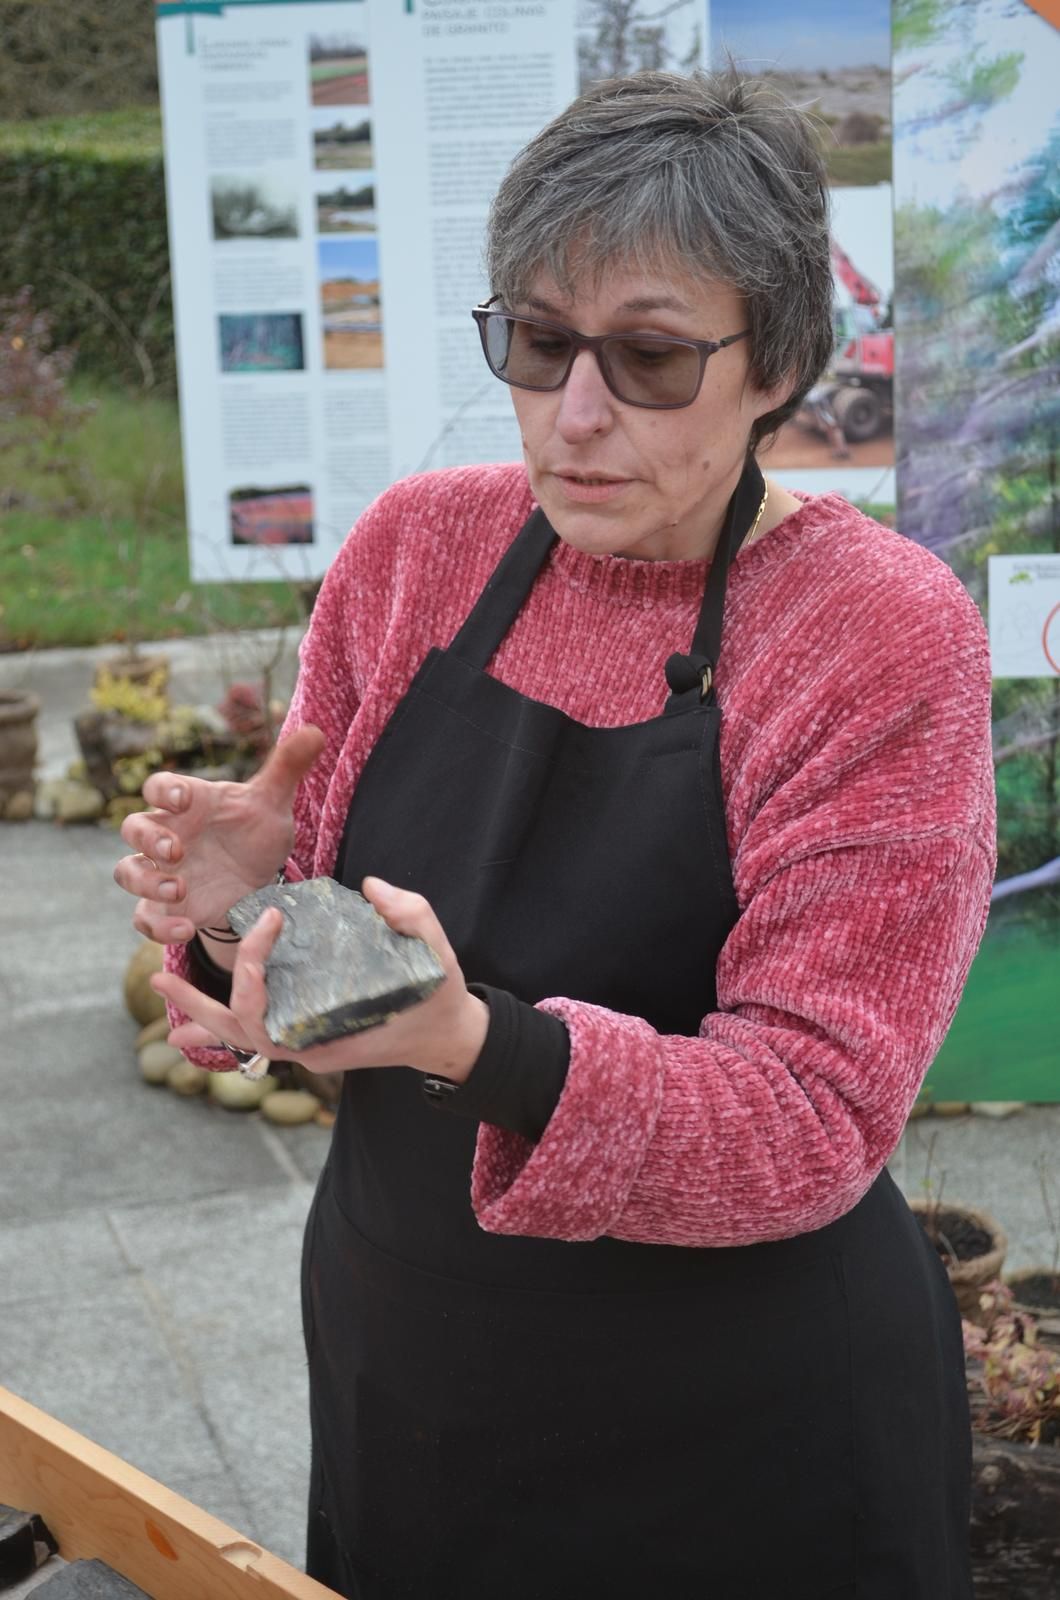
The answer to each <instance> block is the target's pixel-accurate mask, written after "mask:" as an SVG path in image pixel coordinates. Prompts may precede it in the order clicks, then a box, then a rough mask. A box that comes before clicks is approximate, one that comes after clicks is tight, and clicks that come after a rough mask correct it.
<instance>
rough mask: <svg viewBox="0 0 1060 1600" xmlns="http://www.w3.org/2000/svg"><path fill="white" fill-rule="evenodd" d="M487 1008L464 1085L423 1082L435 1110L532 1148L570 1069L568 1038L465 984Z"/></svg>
mask: <svg viewBox="0 0 1060 1600" xmlns="http://www.w3.org/2000/svg"><path fill="white" fill-rule="evenodd" d="M468 989H469V990H470V991H471V993H472V994H473V995H477V996H478V998H479V999H480V1000H484V1001H485V1002H486V1004H487V1005H488V1006H489V1012H490V1020H489V1029H488V1031H487V1033H486V1042H485V1044H484V1045H483V1046H482V1049H481V1051H480V1052H479V1055H478V1057H477V1059H476V1061H475V1065H474V1066H473V1067H472V1069H471V1075H470V1077H468V1078H467V1079H466V1081H465V1082H464V1083H460V1084H451V1083H446V1082H445V1081H444V1080H442V1079H438V1078H427V1079H425V1080H424V1090H425V1093H426V1098H427V1099H428V1100H429V1101H430V1103H431V1105H432V1106H437V1107H438V1108H439V1109H440V1110H445V1111H452V1112H455V1113H456V1114H457V1115H458V1116H462V1117H472V1118H474V1120H475V1121H476V1122H489V1123H492V1124H493V1126H494V1127H497V1128H507V1129H508V1131H509V1132H510V1133H521V1134H522V1135H523V1137H524V1138H526V1139H532V1140H533V1141H534V1142H535V1143H536V1142H537V1140H538V1139H540V1137H541V1135H542V1134H543V1133H544V1131H545V1128H546V1127H547V1126H548V1121H549V1118H550V1117H551V1115H552V1113H553V1111H555V1109H556V1102H557V1101H558V1100H559V1097H560V1094H561V1093H562V1090H563V1085H564V1084H565V1083H566V1081H567V1069H568V1067H569V1065H570V1035H569V1033H568V1032H567V1030H566V1028H565V1027H564V1025H563V1023H562V1022H561V1021H560V1019H559V1018H558V1017H553V1016H550V1015H549V1013H548V1012H547V1011H538V1010H537V1008H536V1007H535V1006H531V1005H527V1003H526V1001H525V1000H517V999H516V998H515V996H514V995H513V994H509V993H508V991H507V990H506V989H493V988H490V987H489V986H488V985H487V984H481V983H469V984H468Z"/></svg>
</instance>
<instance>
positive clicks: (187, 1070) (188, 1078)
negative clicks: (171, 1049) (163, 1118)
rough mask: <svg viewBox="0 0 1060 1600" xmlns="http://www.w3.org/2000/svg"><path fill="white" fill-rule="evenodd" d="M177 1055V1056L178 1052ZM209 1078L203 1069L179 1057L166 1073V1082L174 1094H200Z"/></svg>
mask: <svg viewBox="0 0 1060 1600" xmlns="http://www.w3.org/2000/svg"><path fill="white" fill-rule="evenodd" d="M149 1048H150V1047H149ZM177 1053H178V1055H179V1053H180V1052H179V1051H178V1052H177ZM209 1077H210V1074H209V1072H207V1070H206V1068H205V1067H197V1066H196V1065H195V1063H194V1061H188V1060H186V1059H185V1057H184V1056H181V1057H180V1060H179V1061H178V1062H177V1063H176V1065H175V1066H172V1067H170V1069H169V1071H168V1072H167V1073H166V1082H167V1083H168V1085H169V1087H170V1088H171V1089H172V1090H173V1092H174V1094H183V1095H193V1094H202V1092H203V1090H204V1089H205V1088H206V1083H207V1080H208V1079H209Z"/></svg>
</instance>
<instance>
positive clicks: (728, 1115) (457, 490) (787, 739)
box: [176, 465, 995, 1246]
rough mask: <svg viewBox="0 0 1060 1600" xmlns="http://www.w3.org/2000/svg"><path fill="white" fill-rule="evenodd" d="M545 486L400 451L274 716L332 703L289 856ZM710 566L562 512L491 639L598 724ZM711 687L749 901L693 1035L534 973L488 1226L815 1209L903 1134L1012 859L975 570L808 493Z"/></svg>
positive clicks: (669, 1238)
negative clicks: (565, 1044) (604, 548)
mask: <svg viewBox="0 0 1060 1600" xmlns="http://www.w3.org/2000/svg"><path fill="white" fill-rule="evenodd" d="M532 506H533V500H532V498H531V494H530V490H529V486H528V482H527V477H526V473H525V471H524V469H523V468H522V466H517V465H506V466H485V467H469V468H462V469H457V470H450V471H444V472H435V473H429V474H425V475H423V476H419V477H414V478H410V479H407V480H405V481H403V482H401V483H398V484H396V485H395V486H394V487H393V488H391V489H389V490H388V491H387V492H386V493H385V494H383V495H382V496H381V497H380V498H379V499H378V500H377V501H376V502H375V504H374V505H372V506H371V507H370V508H369V509H368V510H367V511H366V512H365V513H364V515H363V516H362V517H361V518H360V520H359V521H358V523H357V525H356V527H355V528H354V530H353V532H352V533H351V534H350V536H349V538H348V539H347V540H346V543H345V544H344V545H343V547H342V549H341V550H340V552H339V554H338V555H337V557H336V559H335V561H334V563H333V565H332V567H331V569H330V571H329V572H328V575H327V578H326V580H325V582H324V585H323V588H322V590H321V593H320V596H319V599H318V601H317V604H316V608H315V610H314V612H313V618H312V624H311V626H310V629H309V632H308V633H307V635H306V638H305V640H304V642H303V645H302V650H301V673H300V676H299V682H298V686H297V689H296V692H295V696H294V700H293V702H292V705H291V709H290V713H289V716H288V721H287V729H288V731H289V730H290V729H292V728H295V727H297V726H299V725H300V724H302V723H305V722H312V723H315V724H317V725H318V726H319V727H320V728H322V729H323V730H324V732H325V734H326V735H327V746H326V750H325V753H324V755H323V757H322V758H321V759H320V761H319V762H318V763H317V765H316V767H315V768H314V769H313V771H312V772H311V773H310V775H309V777H308V779H307V780H306V781H305V783H304V784H303V786H302V788H301V790H300V791H299V796H298V801H297V806H296V828H297V836H296V845H295V850H294V853H293V856H292V860H291V863H290V868H289V870H290V873H291V875H292V876H312V875H319V874H326V873H329V872H330V871H331V870H332V868H333V866H334V863H335V857H336V852H337V849H338V845H339V840H340V836H341V833H342V828H343V824H344V821H345V818H346V812H347V808H348V806H349V803H350V797H351V795H352V793H353V790H354V787H355V785H356V783H357V779H358V776H359V774H360V772H361V770H362V768H363V767H364V764H365V760H366V758H367V756H368V754H369V752H370V751H371V749H372V747H373V745H374V744H375V741H376V740H377V739H378V737H379V735H380V733H381V731H382V729H383V727H384V726H385V724H386V722H387V720H388V718H389V717H390V714H391V712H392V711H393V710H394V707H395V705H396V704H397V702H398V700H399V699H400V698H401V696H402V695H403V693H404V692H405V689H406V688H407V686H408V684H409V682H410V681H411V679H412V677H413V675H414V674H415V672H416V670H417V668H418V666H419V664H420V662H421V661H422V659H423V656H424V654H425V653H426V651H427V650H428V648H429V647H430V646H431V645H440V646H445V645H448V644H449V643H450V641H451V639H452V637H453V635H454V633H455V632H456V629H457V628H458V626H459V624H460V623H461V622H462V621H463V619H464V617H465V616H466V614H467V612H468V611H469V610H470V608H471V606H472V604H473V602H474V600H475V599H476V597H477V596H478V594H479V593H480V591H481V589H482V587H483V585H484V584H485V582H486V580H487V578H488V577H489V575H490V573H491V572H492V570H493V568H494V566H495V565H496V563H497V561H498V559H499V557H500V555H501V553H502V551H503V550H504V549H505V547H506V546H507V545H508V544H509V543H510V541H511V540H512V538H513V537H514V536H515V534H516V532H517V531H518V529H519V527H520V526H521V524H522V523H523V521H524V520H525V518H526V517H527V516H528V515H529V513H530V511H531V509H532ZM706 574H707V564H706V563H705V562H695V561H685V562H670V561H636V560H626V559H624V558H622V557H615V556H592V555H586V554H584V553H582V552H579V551H576V550H574V549H572V548H570V547H569V546H567V545H564V544H563V543H562V542H561V543H559V544H558V545H557V546H556V547H555V548H554V550H553V551H552V553H551V555H550V557H549V559H548V561H547V562H546V564H545V566H544V568H543V569H542V572H541V574H540V576H539V577H538V580H537V582H536V584H535V586H534V589H533V591H532V593H531V595H530V597H529V599H528V600H527V602H526V604H525V606H524V607H523V609H522V611H521V612H520V614H519V616H518V618H517V620H516V622H515V624H514V626H513V627H512V629H511V631H510V633H509V634H508V636H507V637H506V638H505V640H504V642H503V644H502V646H501V648H500V649H499V651H498V652H497V654H496V656H495V657H494V659H493V661H492V663H491V664H490V668H489V670H490V672H491V673H492V674H493V675H494V676H496V677H498V678H500V679H501V680H502V681H503V682H505V683H507V684H509V685H510V686H511V687H512V688H514V689H516V690H518V691H519V692H521V693H522V694H524V695H528V696H530V697H532V698H534V699H537V700H542V701H547V702H549V703H550V704H552V705H554V706H558V707H560V708H561V709H562V710H563V711H565V712H566V713H567V714H568V715H569V716H571V717H574V718H576V719H578V720H579V721H581V722H584V723H588V724H592V725H595V726H602V727H610V726H618V725H620V724H627V723H631V722H636V721H639V720H643V719H646V718H649V717H654V716H658V715H660V714H661V713H662V710H663V705H664V703H665V700H666V695H667V689H666V683H665V679H664V676H663V665H664V662H665V661H666V658H667V656H669V655H670V654H671V653H672V652H673V651H675V650H686V649H687V648H688V647H689V645H690V642H691V638H692V632H693V629H694V626H695V621H696V617H697V615H698V610H699V604H700V600H701V597H702V593H703V586H704V582H705V579H706ZM717 692H718V700H719V703H720V706H721V714H722V733H721V768H722V779H723V786H724V792H725V810H726V817H727V824H728V837H729V849H730V855H731V858H732V866H733V877H734V880H735V885H736V893H737V898H738V901H739V906H740V918H739V921H738V922H737V924H736V926H735V928H734V929H733V931H732V933H731V935H730V937H729V939H728V942H727V943H726V945H725V948H724V950H723V951H722V954H721V958H720V961H719V964H718V973H717V987H718V1010H717V1011H716V1012H713V1013H711V1014H710V1015H708V1016H706V1017H704V1019H703V1022H702V1025H701V1027H700V1030H699V1033H698V1036H696V1037H695V1038H688V1037H684V1036H661V1035H659V1034H657V1033H656V1032H655V1031H654V1030H653V1029H652V1028H651V1027H649V1026H648V1024H647V1023H646V1022H643V1021H641V1020H640V1019H639V1018H637V1017H632V1016H625V1015H620V1014H617V1013H614V1012H610V1011H607V1010H604V1009H602V1008H600V1007H597V1006H592V1005H587V1004H585V1003H583V1002H578V1001H572V1000H568V999H564V998H563V997H562V996H559V997H556V998H554V999H547V1000H543V1001H542V1002H541V1007H542V1009H544V1010H546V1011H549V1012H552V1013H553V1014H555V1015H556V1016H558V1017H560V1018H562V1020H563V1021H564V1023H565V1024H566V1026H567V1028H568V1030H569V1032H570V1038H571V1051H570V1066H569V1071H568V1075H567V1079H566V1084H565V1086H564V1089H563V1092H562V1095H561V1097H560V1100H559V1102H558V1104H557V1106H556V1109H555V1111H554V1113H553V1115H552V1118H551V1120H550V1121H549V1123H548V1126H547V1128H546V1129H545V1132H544V1135H543V1136H542V1138H541V1140H540V1141H539V1143H537V1144H536V1145H535V1144H531V1143H530V1142H529V1141H527V1140H526V1139H524V1138H522V1137H520V1136H519V1135H517V1134H513V1133H508V1132H505V1131H504V1130H501V1129H498V1128H495V1127H492V1126H489V1125H487V1124H483V1125H481V1127H480V1129H479V1134H478V1142H477V1148H476V1156H475V1163H474V1169H473V1172H472V1173H471V1174H469V1181H470V1184H471V1197H472V1203H473V1206H474V1209H475V1214H476V1216H477V1218H478V1220H479V1223H480V1225H481V1226H482V1227H483V1228H485V1229H487V1230H489V1231H491V1232H495V1233H504V1234H531V1235H539V1236H544V1237H547V1238H556V1239H570V1240H583V1239H593V1238H596V1237H598V1236H599V1235H602V1234H610V1235H613V1236H614V1237H616V1238H619V1239H629V1240H641V1241H647V1242H661V1243H667V1244H680V1245H699V1246H702V1245H744V1244H750V1243H753V1242H755V1241H758V1240H765V1239H776V1238H783V1237H786V1236H789V1235H793V1234H797V1233H802V1232H805V1231H807V1230H810V1229H815V1228H820V1227H822V1226H824V1225H825V1224H826V1223H829V1222H831V1221H833V1220H835V1219H836V1218H837V1217H839V1216H842V1215H843V1214H844V1213H845V1212H846V1211H848V1210H849V1209H850V1208H851V1207H852V1206H853V1205H854V1204H855V1203H856V1202H857V1201H858V1200H859V1199H860V1198H861V1196H862V1195H863V1194H864V1193H865V1191H866V1190H867V1189H868V1187H869V1185H870V1184H871V1183H872V1181H873V1179H874V1178H875V1177H876V1175H877V1174H878V1173H879V1172H880V1170H881V1169H882V1167H883V1166H884V1164H885V1163H886V1161H887V1159H888V1157H889V1156H890V1155H891V1153H892V1152H893V1150H894V1148H895V1145H896V1143H897V1141H898V1138H899V1136H900V1134H901V1132H902V1128H903V1126H904V1124H905V1121H906V1118H907V1116H908V1113H909V1109H910V1107H911V1105H912V1103H913V1100H914V1098H915V1096H916V1094H917V1091H918V1089H919V1086H920V1084H921V1082H922V1080H923V1077H924V1074H925V1072H926V1070H927V1067H928V1066H929V1064H930V1062H931V1060H932V1058H933V1057H934V1055H935V1053H936V1051H937V1050H938V1048H939V1045H940V1044H941V1042H942V1039H943V1036H944V1034H945V1032H946V1029H947V1027H948V1025H949V1023H950V1021H951V1019H952V1017H953V1013H954V1010H955V1008H956V1005H957V1001H958V998H959V996H960V992H961V988H962V985H963V983H964V981H965V978H966V976H967V973H968V968H969V965H970V963H971V960H972V956H973V955H974V953H975V950H976V947H977V945H978V943H979V939H980V937H981V935H982V931H983V926H984V923H985V919H986V913H987V908H988V902H989V897H990V888H991V883H992V879H993V872H994V864H995V843H994V788H993V769H992V763H991V753H990V666H989V657H988V651H987V643H986V638H985V634H984V630H983V626H982V623H981V621H980V618H979V615H978V612H977V611H976V608H975V606H974V605H973V603H972V601H971V600H970V599H969V597H968V595H967V593H966V592H965V590H964V589H963V588H962V586H961V584H960V583H959V582H958V581H957V579H956V578H955V577H954V576H953V574H952V573H951V572H950V571H949V569H948V568H947V567H945V566H944V565H943V564H942V563H941V562H940V561H938V560H936V558H935V557H934V556H932V555H930V554H928V552H927V551H925V550H923V549H922V548H920V547H919V546H917V545H914V544H911V543H910V542H909V541H908V540H906V539H903V538H902V537H900V536H899V535H898V534H896V533H893V532H891V531H889V530H888V529H886V528H884V527H881V526H880V525H879V524H878V523H876V522H873V521H872V520H871V519H870V518H868V517H866V516H864V515H863V514H862V513H861V512H859V511H857V510H855V509H854V508H853V507H851V506H850V505H849V504H848V503H847V502H846V501H845V500H843V499H841V498H840V497H839V496H838V495H823V496H818V497H814V498H807V499H805V500H804V503H803V505H802V506H801V508H800V509H799V510H798V511H795V512H793V513H791V514H790V515H789V516H788V517H787V518H786V519H785V520H784V521H783V522H782V523H780V524H779V526H778V527H776V528H775V529H773V530H772V531H771V532H770V533H768V534H767V535H765V536H764V537H763V538H761V539H760V540H758V541H757V542H756V543H755V544H754V545H753V546H751V547H750V548H749V549H747V550H746V551H744V552H743V553H742V554H740V555H739V556H738V557H737V559H736V561H735V563H734V565H733V567H732V570H731V573H730V578H729V589H728V599H727V602H726V612H725V631H724V638H723V644H722V656H721V664H720V667H719V670H718V673H717ZM176 959H177V962H178V964H181V961H180V957H179V956H177V957H176ZM196 1058H197V1059H200V1060H201V1061H202V1062H203V1064H204V1065H211V1066H215V1067H216V1066H221V1065H225V1066H227V1065H230V1062H231V1058H230V1057H228V1056H222V1055H221V1054H220V1053H219V1052H216V1051H203V1052H196Z"/></svg>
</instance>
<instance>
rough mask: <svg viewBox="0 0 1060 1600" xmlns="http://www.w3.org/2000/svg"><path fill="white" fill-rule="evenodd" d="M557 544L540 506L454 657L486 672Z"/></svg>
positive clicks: (482, 598) (460, 636)
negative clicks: (553, 547) (549, 554)
mask: <svg viewBox="0 0 1060 1600" xmlns="http://www.w3.org/2000/svg"><path fill="white" fill-rule="evenodd" d="M555 542H556V534H555V532H554V531H553V528H552V524H551V523H550V522H549V520H548V518H547V517H546V516H545V513H544V512H543V511H542V510H541V507H540V506H538V507H537V509H536V510H534V511H532V512H531V513H530V515H529V517H527V519H526V521H525V522H524V523H523V525H522V527H521V528H520V529H519V532H518V533H517V534H516V536H515V538H514V539H513V540H512V542H511V544H510V545H509V546H508V548H507V550H506V551H505V552H504V554H503V556H502V557H501V559H500V561H499V562H498V563H497V566H496V567H495V569H494V571H493V575H492V577H491V578H490V580H489V582H488V583H487V584H486V587H485V588H484V589H483V591H482V593H481V594H480V595H479V597H478V599H477V600H476V601H475V604H474V606H473V607H472V609H471V611H470V612H469V613H468V615H467V617H466V618H465V620H464V622H463V624H462V626H461V627H460V630H459V632H458V633H457V635H456V637H455V638H454V640H453V643H452V646H451V649H452V651H453V654H454V655H458V656H459V657H460V658H461V660H462V661H466V662H467V663H468V664H469V665H470V666H472V667H477V668H478V669H479V671H480V672H485V670H486V667H487V666H488V665H489V662H490V661H491V659H492V658H493V656H494V655H495V654H496V652H497V651H498V650H499V649H500V646H501V642H502V640H503V639H504V636H505V634H506V633H507V632H508V630H509V628H510V627H511V625H512V623H513V622H514V621H515V619H516V617H517V616H518V615H519V612H520V610H521V608H522V604H523V601H524V600H525V599H526V597H527V595H528V594H529V593H530V590H531V589H532V588H533V585H534V579H535V578H536V577H537V575H538V573H539V572H540V570H541V568H542V566H543V565H544V563H545V559H546V557H547V556H548V553H549V551H550V550H551V549H552V546H553V545H554V544H555Z"/></svg>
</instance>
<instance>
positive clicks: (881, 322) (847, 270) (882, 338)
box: [798, 238, 894, 459]
mask: <svg viewBox="0 0 1060 1600" xmlns="http://www.w3.org/2000/svg"><path fill="white" fill-rule="evenodd" d="M832 270H833V273H834V275H835V281H836V346H835V355H834V356H833V358H832V362H831V365H830V366H829V369H828V371H827V373H826V374H825V376H824V377H823V378H822V379H821V381H820V383H818V384H815V385H814V387H813V388H812V389H811V390H810V392H809V394H808V395H807V396H806V399H805V400H804V401H803V404H802V408H801V409H800V411H799V416H798V420H799V421H800V422H801V423H803V424H805V425H808V426H810V427H812V428H815V429H816V430H817V431H818V432H819V433H823V434H824V435H825V436H826V438H827V439H828V441H829V443H830V444H831V446H832V454H833V456H834V457H836V458H839V459H848V458H849V457H850V454H851V446H852V445H861V444H866V443H868V441H869V440H871V439H877V438H879V437H880V436H881V435H889V434H890V433H891V431H892V429H893V426H894V328H893V326H892V319H891V306H890V302H889V301H885V300H884V298H883V296H882V295H881V293H880V291H879V289H877V287H876V285H875V284H874V283H873V282H872V281H871V279H870V278H868V277H866V276H865V274H864V273H863V272H860V271H859V270H858V268H857V267H856V266H855V265H854V263H853V261H852V260H851V259H850V257H849V255H847V253H846V251H845V250H843V249H842V247H841V246H840V245H839V244H838V243H837V241H836V240H835V239H834V238H833V240H832Z"/></svg>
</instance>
